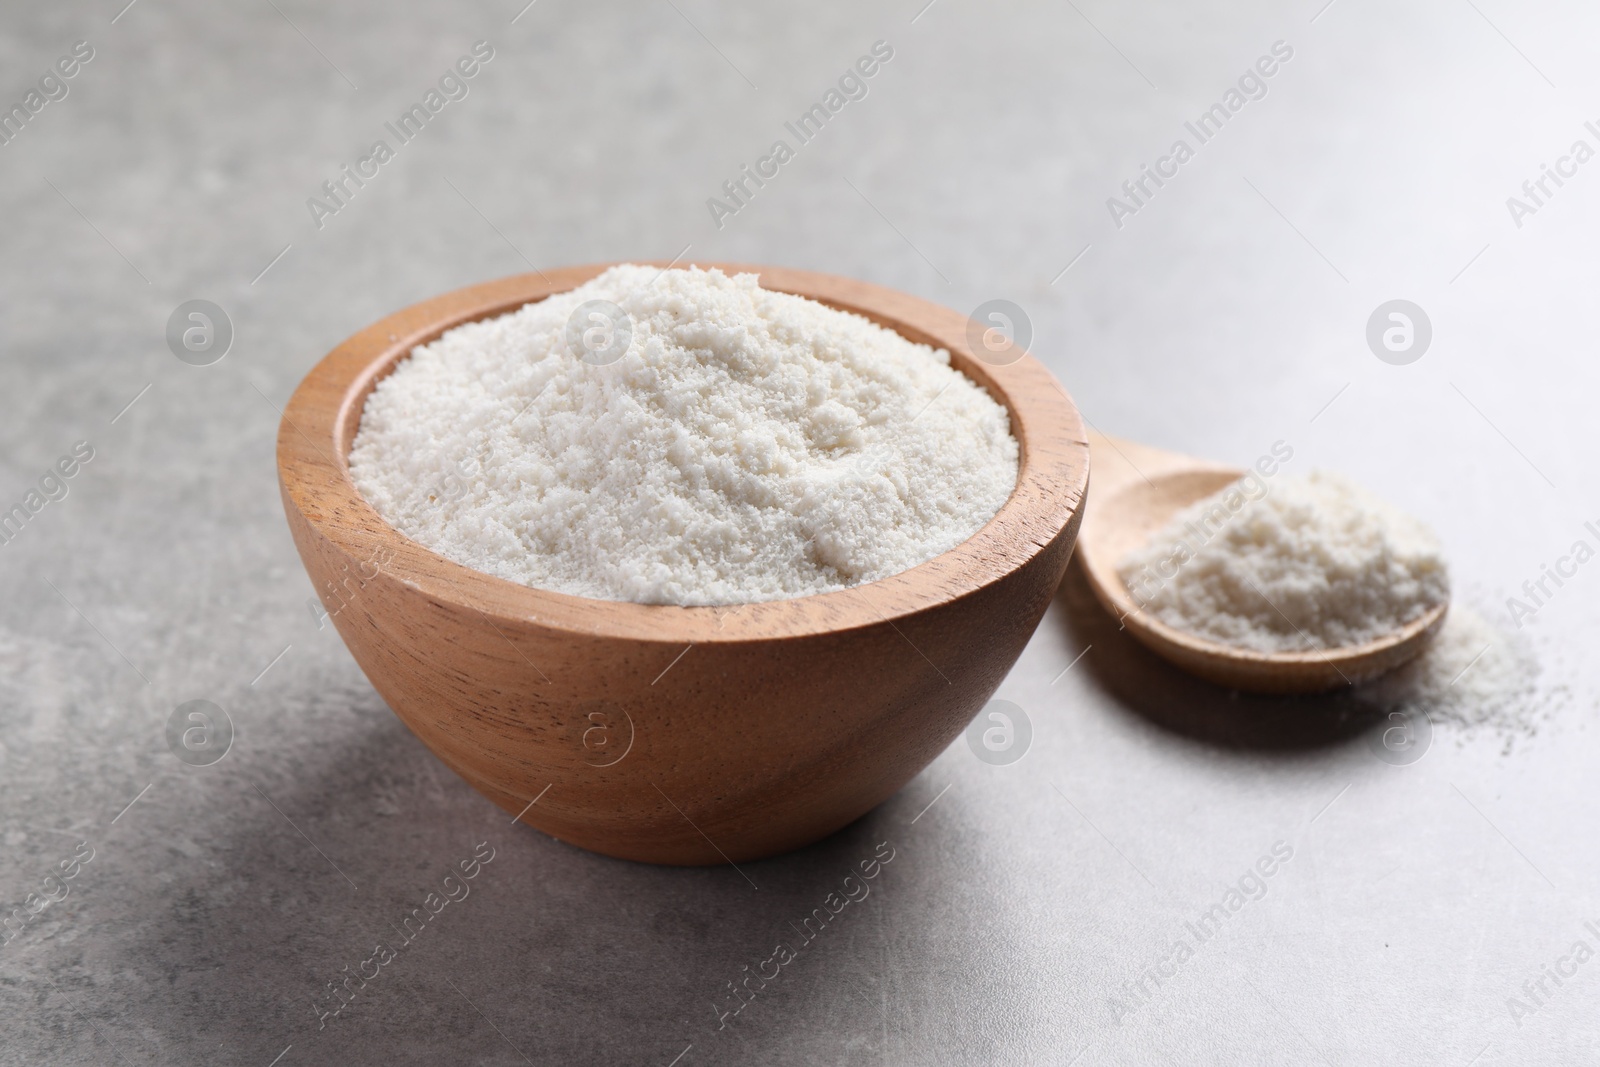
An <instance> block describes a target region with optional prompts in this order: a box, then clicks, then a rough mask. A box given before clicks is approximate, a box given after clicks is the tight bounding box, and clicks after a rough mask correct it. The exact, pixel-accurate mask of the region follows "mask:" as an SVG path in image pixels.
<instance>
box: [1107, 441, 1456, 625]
mask: <svg viewBox="0 0 1600 1067" xmlns="http://www.w3.org/2000/svg"><path fill="white" fill-rule="evenodd" d="M1263 493H1264V494H1265V495H1263ZM1117 571H1118V574H1119V576H1120V577H1121V578H1122V580H1123V582H1124V584H1126V585H1127V587H1128V589H1129V591H1130V592H1132V593H1133V594H1134V596H1135V598H1136V599H1137V600H1138V601H1139V602H1140V604H1141V605H1142V606H1143V607H1144V609H1145V610H1147V611H1149V612H1150V613H1151V614H1152V615H1153V616H1154V617H1155V618H1157V619H1159V620H1160V621H1161V622H1164V623H1166V624H1167V625H1168V626H1171V627H1174V628H1175V629H1179V630H1184V631H1187V632H1189V633H1192V634H1196V635H1198V636H1200V637H1204V638H1208V639H1210V640H1213V641H1218V642H1221V643H1223V644H1228V645H1236V646H1239V647H1242V648H1250V649H1256V650H1258V651H1262V652H1291V651H1297V650H1302V649H1312V648H1342V647H1348V646H1352V645H1360V644H1364V643H1366V642H1368V641H1371V640H1374V639H1376V638H1378V637H1381V636H1383V635H1384V634H1387V633H1390V632H1392V631H1394V630H1397V629H1399V628H1400V627H1402V626H1404V625H1405V624H1406V623H1408V622H1411V621H1412V620H1414V619H1416V618H1418V617H1419V616H1421V615H1422V614H1423V613H1425V612H1426V611H1428V610H1429V609H1430V608H1433V607H1435V606H1436V605H1438V604H1442V603H1444V602H1445V601H1447V600H1448V599H1449V597H1450V578H1449V572H1448V569H1447V567H1446V565H1445V560H1444V556H1443V553H1442V551H1441V549H1440V547H1439V543H1438V541H1437V540H1436V539H1435V538H1434V536H1433V534H1432V533H1431V532H1430V531H1429V530H1428V529H1427V527H1425V526H1423V525H1422V524H1421V523H1420V522H1418V521H1417V520H1415V519H1413V518H1411V517H1410V516H1408V515H1406V514H1404V513H1402V512H1400V511H1398V510H1396V509H1395V508H1393V507H1391V506H1390V505H1388V504H1386V503H1384V502H1383V501H1382V500H1380V499H1378V498H1377V497H1375V496H1373V495H1372V494H1371V493H1368V492H1367V491H1366V490H1364V489H1362V488H1360V487H1359V486H1357V485H1355V484H1353V483H1351V482H1350V481H1348V480H1346V479H1344V478H1341V477H1338V476H1336V475H1332V474H1327V473H1324V472H1320V471H1313V472H1312V473H1310V474H1307V475H1290V476H1286V477H1283V478H1280V479H1277V480H1276V481H1275V482H1272V483H1267V482H1264V481H1262V480H1261V479H1247V480H1242V481H1240V482H1236V483H1234V484H1233V485H1231V486H1229V487H1227V488H1225V489H1224V490H1222V491H1221V492H1219V493H1216V494H1215V495H1213V496H1211V497H1208V498H1206V499H1205V500H1202V501H1200V502H1198V503H1196V504H1194V505H1191V506H1190V507H1188V508H1186V509H1184V510H1183V511H1181V512H1179V513H1178V514H1177V515H1176V516H1174V517H1173V518H1172V520H1171V521H1170V522H1169V523H1168V524H1167V525H1166V526H1165V527H1163V528H1162V529H1161V530H1160V531H1158V532H1157V533H1156V534H1155V536H1153V537H1152V538H1151V539H1150V542H1149V543H1148V544H1146V545H1144V546H1143V547H1142V548H1139V549H1136V550H1135V551H1133V552H1130V553H1129V554H1128V555H1127V556H1126V557H1125V558H1124V559H1122V560H1121V561H1120V562H1119V563H1118V566H1117Z"/></svg>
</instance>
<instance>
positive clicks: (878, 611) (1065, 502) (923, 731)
mask: <svg viewBox="0 0 1600 1067" xmlns="http://www.w3.org/2000/svg"><path fill="white" fill-rule="evenodd" d="M608 265H609V264H607V265H599V266H586V267H573V268H569V269H564V270H554V271H550V272H549V274H548V278H546V277H544V276H541V275H526V274H525V275H520V276H518V277H514V278H506V279H502V280H499V281H493V282H487V283H484V284H482V285H474V286H470V287H468V288H466V289H461V290H458V291H456V292H453V293H448V294H446V295H444V296H440V297H436V298H434V299H432V300H427V301H424V302H422V303H420V304H416V305H414V306H412V307H409V308H406V309H405V310H404V311H400V312H397V313H395V314H394V315H391V316H389V317H388V318H386V319H384V320H382V321H381V322H378V323H375V324H374V325H372V326H369V327H367V328H366V329H364V330H362V331H361V332H360V333H357V334H356V335H355V336H353V337H351V338H350V339H348V340H347V341H345V342H344V343H343V344H341V345H339V347H338V348H336V349H334V350H333V351H332V352H331V353H329V355H328V356H327V357H326V358H325V359H323V360H322V362H321V363H319V364H317V366H316V367H315V368H313V369H312V371H311V373H310V374H308V375H307V376H306V378H305V380H304V381H303V382H301V383H300V387H299V388H298V389H296V390H295V393H294V396H293V397H291V398H290V400H289V404H288V406H287V407H286V408H285V409H284V416H283V422H282V424H281V425H280V426H279V429H278V477H279V484H280V487H281V489H282V492H283V503H284V510H285V511H286V512H287V513H288V517H289V527H290V530H291V531H292V533H293V535H294V541H295V546H296V547H297V548H298V549H299V551H300V557H301V559H302V560H303V561H304V563H305V567H306V570H307V572H308V573H309V574H310V576H311V580H312V583H313V584H314V585H315V586H316V588H317V590H318V593H319V595H320V596H321V597H322V601H323V604H324V605H325V606H326V608H327V610H328V612H329V614H330V615H331V616H332V618H333V623H334V625H335V626H336V627H337V628H338V630H339V634H340V636H341V637H343V638H344V641H345V644H346V645H348V646H349V648H350V652H351V654H352V655H354V656H355V658H356V662H357V663H359V664H360V665H361V668H362V670H363V671H365V672H366V675H367V678H368V679H369V680H370V681H371V682H372V685H373V687H374V688H375V689H377V691H378V692H379V693H380V694H381V695H382V696H383V698H384V700H385V701H387V702H388V704H389V707H391V708H392V709H394V712H395V714H397V715H399V716H400V718H401V720H403V721H404V722H405V724H406V725H407V726H408V727H410V729H411V730H412V732H414V733H415V734H416V735H417V736H418V737H419V738H421V739H422V741H423V743H424V744H426V745H427V746H428V747H429V748H430V749H432V750H433V752H434V753H435V754H436V755H437V756H438V757H439V758H440V759H442V760H443V761H444V762H445V763H446V764H448V765H449V766H450V767H451V768H452V769H453V770H455V771H456V773H458V774H460V775H461V776H462V777H463V778H465V779H466V780H467V781H468V782H470V783H471V784H472V785H473V786H474V787H476V788H477V789H478V790H479V791H480V792H482V793H483V794H484V795H485V796H487V797H489V799H491V800H493V801H494V802H495V803H496V804H498V805H500V806H501V807H502V808H504V809H505V810H506V811H507V812H510V813H513V814H514V815H516V816H517V817H518V818H519V819H520V820H521V821H523V822H526V823H529V824H531V825H533V826H535V827H537V828H538V829H540V830H543V831H544V832H545V833H548V834H550V835H552V836H554V837H558V838H560V839H561V840H563V841H568V842H571V843H572V844H575V845H579V846H582V847H583V848H587V849H592V850H594V851H596V852H602V853H605V854H607V855H611V856H621V857H625V858H628V859H635V860H644V861H649V862H654V863H675V864H712V863H723V862H736V861H739V860H746V859H756V858H760V857H764V856H770V855H773V854H776V853H779V852H784V851H786V850H789V849H793V848H798V847H799V846H801V845H805V844H808V843H810V842H812V841H815V840H817V839H819V838H821V837H824V836H826V835H827V834H829V833H832V832H833V831H834V830H837V829H838V828H840V827H842V826H844V825H846V824H847V823H850V822H851V821H853V820H855V819H856V818H858V817H860V816H861V815H863V814H865V813H866V812H868V811H870V810H871V809H872V808H873V807H875V806H876V805H877V804H879V803H880V802H882V801H883V800H885V799H886V798H888V797H889V796H891V795H892V794H893V793H894V792H895V791H896V790H898V789H899V788H900V787H901V786H902V785H904V784H905V783H906V782H907V781H909V780H910V779H911V778H912V777H913V776H915V775H916V774H917V773H918V772H919V771H921V770H922V768H923V767H925V766H927V764H928V763H929V762H930V761H931V760H932V759H933V758H934V757H935V756H937V755H938V754H939V753H940V752H941V751H943V749H944V748H945V747H946V746H947V745H948V744H949V743H950V742H951V741H952V740H953V739H954V738H955V737H956V735H958V734H959V733H960V732H961V731H962V729H963V728H964V727H965V726H966V725H967V723H968V722H969V721H970V720H971V719H972V717H973V716H974V715H975V714H976V713H977V712H978V710H979V709H980V708H982V707H983V705H984V704H985V702H987V701H988V699H989V697H990V696H991V695H993V693H994V690H995V688H996V687H997V686H998V685H999V684H1000V681H1001V680H1002V679H1003V678H1004V677H1005V675H1006V672H1007V671H1009V670H1010V668H1011V665H1012V664H1013V663H1014V662H1015V661H1016V659H1017V656H1018V655H1019V654H1021V652H1022V648H1023V646H1024V645H1025V644H1026V643H1027V641H1028V638H1029V636H1030V635H1031V634H1032V633H1033V631H1034V628H1035V627H1036V626H1037V625H1038V623H1039V619H1040V617H1041V616H1042V615H1043V614H1044V610H1045V607H1046V606H1047V605H1048V604H1049V602H1050V599H1051V597H1052V595H1053V594H1054V592H1055V589H1056V586H1057V585H1058V584H1059V583H1060V581H1061V578H1062V575H1063V573H1064V572H1065V570H1066V567H1067V563H1068V560H1069V558H1070V556H1071V553H1072V546H1073V541H1074V539H1075V538H1076V536H1077V530H1078V522H1079V518H1080V515H1081V513H1082V502H1083V497H1084V491H1085V488H1086V486H1087V482H1088V463H1089V452H1088V445H1087V441H1086V438H1085V436H1084V428H1083V424H1082V422H1081V420H1080V419H1079V417H1078V412H1077V409H1076V408H1074V407H1073V404H1072V401H1071V400H1070V399H1069V398H1068V397H1067V394H1066V392H1065V391H1064V390H1063V389H1062V388H1061V386H1060V385H1059V384H1058V383H1057V382H1056V380H1055V379H1054V378H1053V377H1052V376H1051V375H1050V373H1049V372H1048V371H1047V370H1045V368H1044V367H1043V366H1042V365H1041V364H1039V363H1038V362H1037V361H1035V360H1034V359H1033V358H1032V357H1031V356H1027V355H1024V356H1022V357H1021V358H1020V359H1018V360H1017V361H1016V362H1013V363H1010V364H1009V365H1006V366H993V365H990V364H988V363H985V362H982V361H980V360H979V359H978V358H977V357H976V356H974V355H973V353H972V352H971V350H970V349H969V347H968V342H967V328H968V320H967V319H966V317H964V316H962V315H960V314H959V313H957V312H955V311H951V310H950V309H948V308H943V307H939V306H936V305H934V304H929V303H927V302H925V301H922V300H918V299H916V298H915V297H911V296H907V295H905V294H903V293H898V292H894V291H892V290H889V289H883V288H879V287H878V286H874V285H868V284H866V283H863V282H857V281H852V280H849V279H846V278H838V277H833V276H830V275H825V274H813V273H810V272H807V271H797V270H788V269H783V268H775V267H746V266H736V265H722V264H703V265H704V266H713V265H715V266H721V267H722V269H723V270H724V271H726V272H728V273H730V274H731V273H733V272H734V271H736V270H739V271H752V272H756V273H759V275H760V277H761V284H762V285H763V287H765V288H768V289H772V290H776V291H780V292H786V293H796V294H799V295H801V296H807V297H810V298H812V299H814V300H819V301H822V302H823V303H826V304H830V305H832V306H834V307H837V308H842V309H845V310H848V311H853V312H856V313H858V314H861V315H864V316H865V317H867V318H869V319H872V320H874V321H875V322H878V323H880V324H882V325H884V326H886V327H888V328H890V329H893V330H895V331H897V332H898V333H900V334H901V335H903V336H905V337H906V338H908V339H910V340H912V341H918V342H924V343H927V344H930V345H933V346H934V347H936V348H945V349H948V350H949V351H950V354H951V360H952V363H953V365H954V366H955V367H956V368H957V369H959V370H961V371H963V372H964V373H966V374H967V375H968V376H969V377H970V378H972V379H973V380H975V381H977V382H978V383H980V384H981V385H983V386H984V387H985V388H986V389H988V391H989V392H990V394H991V395H993V396H994V397H995V399H996V400H998V401H999V402H1000V403H1002V404H1004V405H1005V407H1006V408H1007V410H1008V411H1009V412H1010V414H1011V427H1012V432H1013V433H1014V434H1015V435H1016V437H1017V439H1018V441H1019V442H1020V443H1021V446H1022V448H1021V452H1022V456H1021V468H1020V472H1019V476H1018V480H1017V486H1016V489H1015V490H1014V491H1013V492H1012V494H1011V497H1010V499H1009V500H1007V501H1006V503H1005V505H1004V506H1003V507H1002V508H1001V509H1000V511H999V512H998V513H997V514H996V515H995V517H994V518H993V519H991V520H990V521H989V523H988V524H987V525H985V526H984V527H983V528H982V529H981V530H979V531H978V532H977V533H976V534H974V535H973V536H972V538H971V539H969V540H968V541H966V542H965V543H963V544H961V545H959V546H957V547H956V548H954V549H952V550H951V551H949V552H946V553H944V554H943V555H941V556H938V557H936V558H934V559H931V560H929V561H928V562H926V563H923V564H921V565H919V566H917V567H913V568H912V569H911V570H908V571H905V572H903V573H901V574H897V575H894V576H893V577H890V578H885V579H883V580H881V581H876V582H870V583H866V584H863V585H860V586H856V587H854V588H851V589H846V590H842V591H840V592H835V593H824V594H820V595H817V596H808V597H800V598H797V599H793V600H778V601H770V602H766V603H758V604H748V605H739V606H733V607H677V606H664V605H647V604H633V603H625V602H616V601H605V600H590V599H585V598H582V597H575V596H568V595H566V594H563V593H555V592H549V591H547V590H542V589H532V588H529V587H527V586H524V585H520V584H518V583H515V582H511V581H507V580H505V579H502V578H497V577H493V576H491V575H488V574H484V573H481V572H479V571H474V570H471V569H469V568H467V567H463V566H461V565H459V564H456V563H452V562H451V561H449V560H447V559H445V558H443V557H442V556H439V555H437V554H436V553H434V552H432V551H430V550H429V549H427V548H424V547H422V546H421V545H419V544H416V543H415V542H413V541H410V540H408V539H406V538H405V537H404V536H402V535H401V534H400V533H398V532H397V531H395V530H394V529H393V528H391V527H390V526H389V525H388V524H387V523H385V522H384V520H383V519H382V518H380V517H379V515H378V513H377V512H376V511H374V510H373V508H372V507H371V505H369V504H368V503H367V502H366V501H365V500H364V499H363V498H362V497H361V494H360V493H359V492H357V490H356V487H355V485H354V483H353V482H352V481H351V479H350V472H349V468H348V465H347V462H346V457H347V456H348V455H349V451H350V446H351V442H352V441H353V439H354V438H355V434H356V429H357V427H358V424H359V422H360V419H361V413H362V408H363V405H364V404H365V402H366V398H367V395H368V393H370V392H371V390H372V388H373V385H374V384H375V383H376V382H377V381H378V380H379V379H381V378H382V377H383V376H384V375H385V374H387V373H389V371H390V370H392V369H393V368H394V367H395V365H396V364H397V363H398V362H399V361H400V360H401V359H402V358H404V357H405V356H406V355H408V354H409V353H410V352H411V350H412V349H413V348H414V347H416V346H417V345H421V344H426V343H427V342H429V341H432V340H434V339H435V338H437V337H438V336H439V335H440V334H442V333H443V332H444V331H446V330H448V329H450V328H451V327H454V326H459V325H461V324H462V323H465V322H471V321H474V320H477V319H484V318H490V317H493V316H496V315H501V314H504V313H506V312H508V311H512V310H514V309H516V308H518V307H521V306H522V305H524V304H526V303H529V302H531V301H536V300H541V299H543V298H544V297H546V296H549V295H550V294H551V293H556V292H563V291H566V290H569V289H572V288H575V287H576V286H578V285H581V284H582V283H583V282H586V281H588V280H589V279H590V278H593V277H594V276H595V275H597V274H599V273H600V272H601V271H602V270H604V269H605V268H606V266H608Z"/></svg>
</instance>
